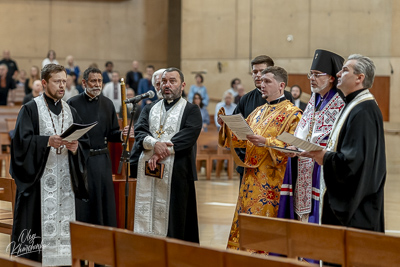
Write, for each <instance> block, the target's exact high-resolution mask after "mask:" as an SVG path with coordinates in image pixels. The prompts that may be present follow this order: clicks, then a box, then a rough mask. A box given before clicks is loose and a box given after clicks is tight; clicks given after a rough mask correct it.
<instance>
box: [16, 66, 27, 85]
mask: <svg viewBox="0 0 400 267" xmlns="http://www.w3.org/2000/svg"><path fill="white" fill-rule="evenodd" d="M26 80H27V78H26V71H24V70H20V71H19V74H18V80H17V81H16V86H17V87H19V88H24V87H25V83H26Z"/></svg>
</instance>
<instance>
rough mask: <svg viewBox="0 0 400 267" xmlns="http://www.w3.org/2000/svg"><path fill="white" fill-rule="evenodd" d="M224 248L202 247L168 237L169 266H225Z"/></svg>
mask: <svg viewBox="0 0 400 267" xmlns="http://www.w3.org/2000/svg"><path fill="white" fill-rule="evenodd" d="M224 253H225V251H223V250H217V249H211V248H205V247H201V246H199V245H197V244H194V243H190V242H185V241H181V240H177V239H168V242H167V259H168V266H169V267H182V266H192V267H197V266H198V267H204V266H206V267H223V266H224Z"/></svg>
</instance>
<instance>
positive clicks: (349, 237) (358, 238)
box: [346, 228, 400, 267]
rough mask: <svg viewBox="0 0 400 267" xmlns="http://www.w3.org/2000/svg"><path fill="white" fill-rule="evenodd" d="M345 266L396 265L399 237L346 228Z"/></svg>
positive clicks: (377, 266)
mask: <svg viewBox="0 0 400 267" xmlns="http://www.w3.org/2000/svg"><path fill="white" fill-rule="evenodd" d="M346 258H347V266H368V267H381V266H382V267H383V266H385V267H386V266H398V265H399V264H400V238H399V237H394V236H388V235H385V234H383V233H377V232H371V231H364V230H359V229H354V228H348V229H347V231H346Z"/></svg>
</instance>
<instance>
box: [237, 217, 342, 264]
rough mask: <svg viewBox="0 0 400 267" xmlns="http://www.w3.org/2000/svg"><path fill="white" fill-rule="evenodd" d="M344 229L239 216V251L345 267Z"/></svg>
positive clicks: (277, 219) (276, 219) (284, 220)
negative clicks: (248, 250)
mask: <svg viewBox="0 0 400 267" xmlns="http://www.w3.org/2000/svg"><path fill="white" fill-rule="evenodd" d="M345 231H346V228H344V227H336V226H328V225H323V226H321V225H316V224H309V223H303V222H299V221H294V220H286V219H279V218H270V217H262V216H254V215H248V214H240V215H239V232H240V248H241V249H254V250H262V251H266V252H273V253H278V254H282V255H287V256H288V257H290V258H298V257H302V258H309V259H315V260H323V261H325V262H329V263H336V264H341V265H342V266H345V264H346V253H345Z"/></svg>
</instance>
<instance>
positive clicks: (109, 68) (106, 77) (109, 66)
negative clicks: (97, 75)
mask: <svg viewBox="0 0 400 267" xmlns="http://www.w3.org/2000/svg"><path fill="white" fill-rule="evenodd" d="M105 67H106V70H105V71H103V73H102V74H101V75H102V76H103V84H106V83H109V82H111V79H112V73H113V68H114V64H113V63H112V62H111V61H107V62H106V65H105ZM96 68H97V67H96Z"/></svg>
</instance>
